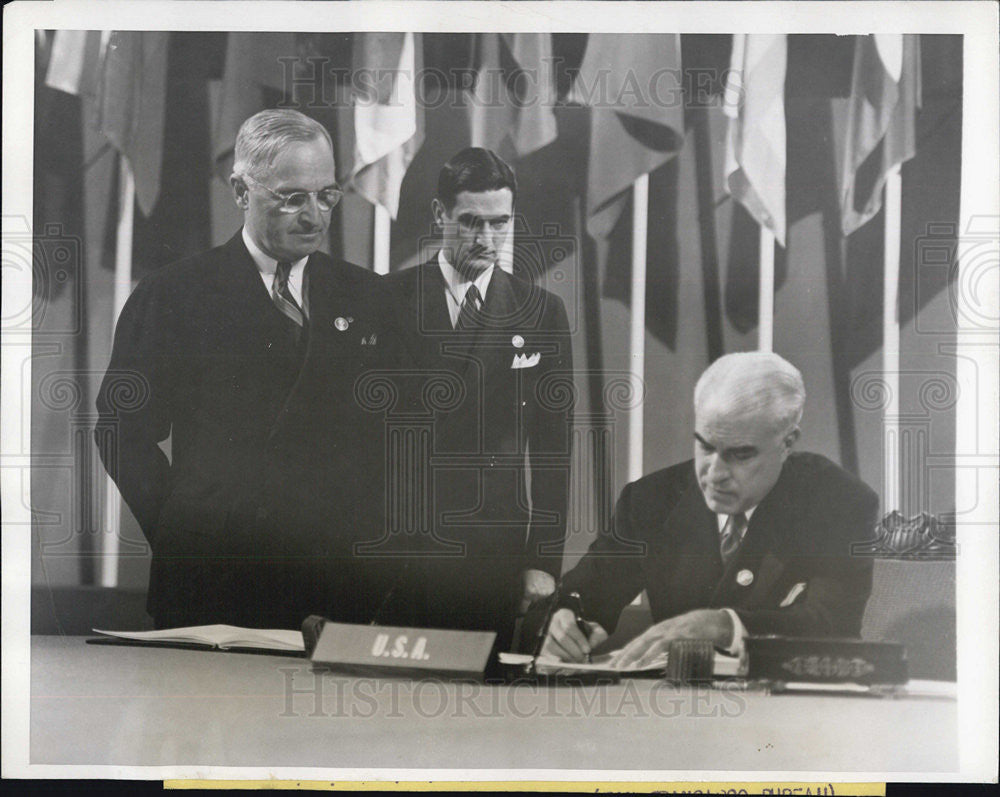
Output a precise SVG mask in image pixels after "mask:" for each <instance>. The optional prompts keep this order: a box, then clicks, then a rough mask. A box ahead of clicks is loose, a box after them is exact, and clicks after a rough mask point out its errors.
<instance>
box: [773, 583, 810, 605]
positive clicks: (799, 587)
mask: <svg viewBox="0 0 1000 797" xmlns="http://www.w3.org/2000/svg"><path fill="white" fill-rule="evenodd" d="M805 591H806V582H805V581H800V582H799V583H798V584H796V585H795V586H794V587H792V588H791V589H790V590H788V594H787V595H786V596H785V599H784V600H783V601H782V602H781V604H780V605H779V606H778V608H779V609H784V608H786V607H788V606H791V605H792V604H793V603H795V601H796V599H797V598H798V597H799V595H801V594H802V593H803V592H805Z"/></svg>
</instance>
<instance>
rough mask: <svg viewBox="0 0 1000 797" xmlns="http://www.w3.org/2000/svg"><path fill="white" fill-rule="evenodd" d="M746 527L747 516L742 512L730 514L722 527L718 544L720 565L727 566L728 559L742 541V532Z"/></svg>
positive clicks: (730, 558)
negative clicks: (720, 555)
mask: <svg viewBox="0 0 1000 797" xmlns="http://www.w3.org/2000/svg"><path fill="white" fill-rule="evenodd" d="M746 529H747V516H746V515H744V514H743V513H742V512H738V513H737V514H735V515H730V516H729V520H727V521H726V525H725V526H724V527H723V529H722V540H721V542H720V544H719V553H721V554H722V566H723V567H728V566H729V563H730V561H732V559H733V557H734V556H735V555H736V552H737V551H738V550H739V549H740V543H742V542H743V534H744V533H745V532H746Z"/></svg>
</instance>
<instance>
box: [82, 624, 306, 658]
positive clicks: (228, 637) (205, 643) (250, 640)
mask: <svg viewBox="0 0 1000 797" xmlns="http://www.w3.org/2000/svg"><path fill="white" fill-rule="evenodd" d="M94 632H95V633H98V634H104V635H105V636H109V637H113V638H115V639H120V640H127V641H128V642H132V643H137V644H147V645H167V646H169V645H181V646H185V647H187V646H189V645H192V646H198V647H207V648H214V649H216V650H249V651H262V652H268V651H280V652H291V653H300V654H301V653H304V652H305V644H304V643H303V641H302V632H301V631H289V630H285V629H283V628H239V627H238V626H235V625H194V626H190V627H187V628H164V629H161V630H159V631H102V630H101V629H99V628H95V629H94ZM107 641H111V640H107Z"/></svg>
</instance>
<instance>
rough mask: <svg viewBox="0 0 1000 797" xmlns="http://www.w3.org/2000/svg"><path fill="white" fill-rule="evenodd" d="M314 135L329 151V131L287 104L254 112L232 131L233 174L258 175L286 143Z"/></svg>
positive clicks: (331, 143)
mask: <svg viewBox="0 0 1000 797" xmlns="http://www.w3.org/2000/svg"><path fill="white" fill-rule="evenodd" d="M316 139H322V140H324V141H326V143H327V144H329V145H330V152H331V153H332V152H333V141H332V140H331V138H330V133H329V131H328V130H327V129H326V128H325V127H323V125H321V124H320V123H319V122H317V121H316V120H315V119H312V118H310V117H308V116H306V115H305V114H304V113H300V112H299V111H294V110H292V109H290V108H274V109H272V110H267V111H260V112H258V113H255V114H254V115H253V116H251V117H250V118H249V119H247V120H246V121H245V122H243V124H242V125H240V130H239V132H238V133H237V134H236V152H235V157H234V160H233V177H246V176H249V177H252V178H254V179H255V180H257V179H260V178H261V177H262V176H263V175H265V174H266V173H267V171H268V169H270V168H271V164H273V163H274V159H275V158H276V157H277V156H278V153H279V152H281V151H282V150H283V149H284V148H285V147H287V146H288V145H289V144H292V143H295V142H298V141H315V140H316Z"/></svg>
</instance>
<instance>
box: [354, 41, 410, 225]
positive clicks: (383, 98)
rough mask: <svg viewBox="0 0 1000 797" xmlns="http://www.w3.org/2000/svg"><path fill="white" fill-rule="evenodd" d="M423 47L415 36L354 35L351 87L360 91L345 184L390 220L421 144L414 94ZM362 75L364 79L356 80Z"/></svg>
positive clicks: (355, 106) (393, 216)
mask: <svg viewBox="0 0 1000 797" xmlns="http://www.w3.org/2000/svg"><path fill="white" fill-rule="evenodd" d="M422 45H423V42H422V40H421V37H420V34H414V33H358V34H355V38H354V54H353V66H354V69H353V72H354V75H355V78H356V79H355V81H354V82H355V85H357V86H361V87H364V89H365V90H364V91H362V92H359V93H358V94H357V96H356V97H355V104H354V162H353V165H352V167H351V176H350V183H351V186H352V187H353V188H354V190H355V191H357V193H358V194H360V195H361V196H363V197H364V198H365V199H367V200H368V201H369V202H371V203H372V204H373V205H381V206H382V207H383V208H385V209H386V210H387V211H388V212H389V215H391V216H392V218H396V216H397V214H398V212H399V191H400V187H401V186H402V184H403V177H404V175H405V174H406V170H407V168H408V167H409V165H410V162H411V161H412V160H413V156H414V155H415V154H416V152H417V150H418V149H420V145H421V144H422V143H423V140H424V112H423V108H422V107H421V106H420V104H419V103H418V102H417V91H416V81H417V79H418V76H419V73H420V68H421V66H422V61H423V57H422V53H421V49H422ZM361 70H364V72H363V73H362V72H361ZM361 74H364V78H365V79H363V80H359V79H357V78H358V76H359V75H361ZM369 78H370V79H369Z"/></svg>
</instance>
